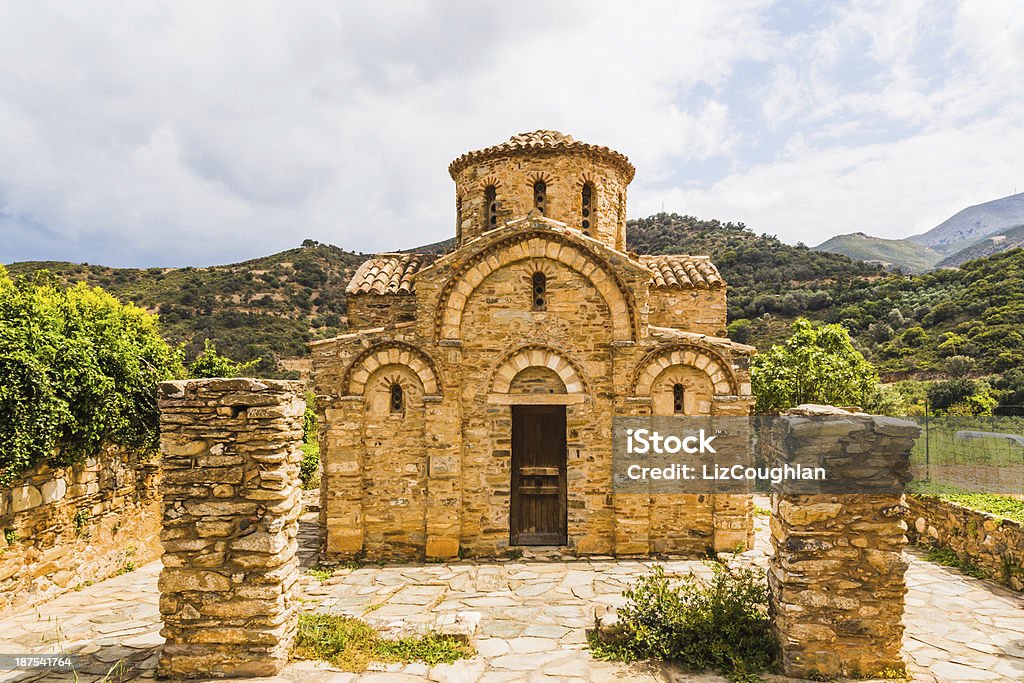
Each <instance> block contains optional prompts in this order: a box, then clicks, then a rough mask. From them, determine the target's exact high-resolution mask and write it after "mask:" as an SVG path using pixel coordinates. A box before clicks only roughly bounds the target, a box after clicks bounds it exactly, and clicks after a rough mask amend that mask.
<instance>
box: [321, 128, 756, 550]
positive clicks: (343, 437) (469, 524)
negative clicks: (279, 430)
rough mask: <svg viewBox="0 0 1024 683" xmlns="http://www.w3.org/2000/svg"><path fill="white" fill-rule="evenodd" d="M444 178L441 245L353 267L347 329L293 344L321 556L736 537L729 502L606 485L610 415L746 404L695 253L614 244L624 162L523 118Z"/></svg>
mask: <svg viewBox="0 0 1024 683" xmlns="http://www.w3.org/2000/svg"><path fill="white" fill-rule="evenodd" d="M448 172H449V173H450V175H451V177H452V179H453V180H454V181H455V215H456V225H455V243H454V248H453V249H452V250H451V251H450V252H449V253H447V254H444V255H435V254H417V253H394V254H380V255H378V256H375V257H373V258H370V259H368V260H367V261H366V262H364V263H363V264H362V265H361V266H360V267H359V269H358V270H357V271H356V273H355V275H354V277H353V278H352V281H351V282H350V284H349V285H348V290H347V292H348V315H349V318H348V322H349V328H350V330H351V332H349V333H348V334H345V335H342V336H339V337H336V338H333V339H328V340H323V341H317V342H313V343H312V355H313V377H314V384H315V389H316V393H317V397H318V406H319V410H320V419H321V432H320V446H321V457H322V461H323V468H324V472H323V482H322V485H321V490H322V501H321V503H322V504H321V515H322V516H323V520H322V521H323V522H324V527H325V529H326V540H325V543H326V548H325V550H326V552H327V553H328V556H333V557H351V556H365V557H367V558H369V559H404V560H422V559H441V558H453V557H458V556H462V557H501V556H508V555H509V554H510V553H513V552H515V551H516V550H517V549H522V547H523V546H554V547H556V548H558V549H559V551H560V552H562V553H567V554H574V555H581V556H582V555H590V554H601V555H638V556H642V555H649V554H683V555H686V554H689V555H696V554H702V553H704V552H706V551H707V550H708V549H709V548H713V549H715V550H733V549H734V548H736V547H737V546H738V545H742V544H747V543H749V542H750V540H751V533H752V532H751V509H750V506H751V503H750V501H749V498H748V497H744V496H735V495H723V494H719V495H714V496H712V495H702V496H698V495H684V494H671V495H665V494H659V495H641V494H636V493H616V492H615V491H613V487H612V463H611V461H612V418H613V417H614V416H637V415H730V416H732V415H747V414H749V413H750V410H751V407H752V405H753V398H752V396H751V390H750V379H749V375H748V370H747V368H748V361H749V357H750V355H751V354H752V353H753V352H754V349H753V348H752V347H749V346H745V345H742V344H738V343H735V342H732V341H730V340H729V339H727V338H725V327H726V300H725V297H726V283H725V281H724V280H723V279H722V277H721V276H720V275H719V273H718V270H717V269H716V268H715V265H714V264H713V263H712V262H711V260H710V259H709V258H708V257H707V256H677V255H672V256H649V255H638V254H635V253H632V252H630V251H629V247H628V244H627V243H626V188H627V186H628V185H629V183H630V181H631V180H632V179H633V174H634V172H635V169H634V168H633V166H632V164H630V162H629V160H628V159H627V158H626V157H625V156H624V155H622V154H620V153H618V152H615V151H613V150H611V149H609V148H607V147H601V146H597V145H592V144H587V143H584V142H580V141H577V140H574V139H573V138H572V137H571V136H568V135H563V134H562V133H559V132H557V131H546V130H539V131H535V132H532V133H524V134H521V135H515V136H513V137H512V138H510V139H509V140H508V141H506V142H503V143H501V144H499V145H495V146H493V147H488V148H486V149H482V150H478V151H474V152H469V153H467V154H464V155H462V156H460V157H459V158H458V159H456V160H455V161H453V162H452V163H451V165H450V166H449V168H448Z"/></svg>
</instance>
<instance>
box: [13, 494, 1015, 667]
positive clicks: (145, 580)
mask: <svg viewBox="0 0 1024 683" xmlns="http://www.w3.org/2000/svg"><path fill="white" fill-rule="evenodd" d="M758 526H759V532H758V538H759V543H758V545H759V548H755V550H753V551H751V552H750V553H747V554H746V557H745V558H744V559H745V560H747V561H750V562H753V563H755V564H763V563H764V562H765V561H766V556H765V552H764V550H763V548H764V547H765V530H764V527H765V520H764V519H763V518H760V519H759V522H758ZM300 536H301V537H302V539H301V540H302V541H303V544H302V547H303V552H302V554H301V560H302V562H303V563H304V564H305V565H306V566H310V565H312V564H313V563H314V562H315V544H316V540H315V538H316V527H315V514H313V513H307V514H306V515H304V518H303V528H302V532H301V533H300ZM908 555H909V560H910V569H909V571H908V573H907V583H908V586H909V593H908V595H907V601H906V605H907V609H906V617H905V623H906V627H907V630H906V635H905V638H904V649H905V652H906V655H907V661H908V665H909V670H910V671H911V672H912V673H913V675H914V680H916V681H927V682H929V683H968V682H971V681H1013V682H1021V681H1024V596H1022V595H1020V594H1017V593H1014V592H1012V591H1009V590H1006V589H1003V588H1001V587H1000V586H997V585H995V584H993V583H991V582H988V581H981V580H977V579H972V578H969V577H967V576H964V575H962V574H960V573H959V572H957V571H956V570H953V569H948V568H945V567H941V566H938V565H934V564H931V563H929V562H927V561H925V560H924V559H923V558H922V556H921V555H920V554H918V553H917V552H916V551H914V550H910V551H908ZM651 564H653V562H646V561H644V562H641V561H629V560H616V559H613V558H592V559H589V560H567V561H563V560H560V559H537V560H531V559H530V558H524V559H522V560H517V561H508V562H498V563H490V564H488V563H479V564H478V563H472V562H457V563H451V564H426V565H394V566H392V565H389V566H385V567H378V566H367V567H362V568H359V569H355V570H350V569H341V570H338V571H337V572H336V573H335V576H333V577H332V578H330V579H328V580H326V581H323V582H321V581H319V580H317V579H316V578H314V577H313V576H311V575H308V574H305V575H303V578H302V580H301V584H302V597H301V605H302V609H303V610H307V611H318V612H327V613H337V614H349V615H354V616H359V617H361V618H363V619H365V620H367V621H368V622H370V623H372V624H374V625H375V626H376V627H378V628H380V629H382V630H384V631H390V632H409V631H416V630H422V629H429V628H441V629H443V630H448V631H462V632H465V633H468V634H471V637H472V639H473V642H474V645H475V646H476V649H477V652H478V655H477V656H475V657H473V658H472V659H469V660H463V661H461V662H458V663H456V664H454V665H438V666H434V667H427V666H426V665H423V664H407V665H391V666H387V667H383V666H382V667H379V669H378V670H372V671H367V672H365V673H362V674H353V673H344V672H340V671H336V670H333V669H331V668H330V667H328V666H326V665H323V664H320V663H313V662H296V663H293V664H291V665H289V666H288V667H287V668H286V669H285V671H284V672H282V674H281V675H280V676H278V677H276V678H271V679H258V680H261V681H264V682H266V683H287V682H291V683H403V682H409V683H412V682H422V681H435V682H438V683H447V682H451V683H461V682H466V683H502V682H505V681H544V682H547V683H555V682H563V683H570V682H571V683H579V682H582V681H592V682H594V683H602V682H609V683H610V682H620V681H636V682H651V683H653V682H655V681H666V682H684V681H686V682H693V683H698V682H700V683H712V682H720V681H725V679H723V678H721V677H718V676H715V675H710V674H687V673H685V672H682V671H679V670H677V669H675V668H673V667H670V666H665V665H628V666H627V665H623V664H618V663H606V662H600V661H595V660H594V659H593V658H592V657H591V656H590V654H589V653H588V652H587V650H586V649H585V630H586V629H587V628H590V627H592V626H593V624H594V620H595V617H598V618H599V617H601V616H602V615H604V614H608V613H610V612H613V611H614V608H615V607H616V606H617V605H619V604H621V603H622V600H623V598H622V596H621V592H622V590H623V589H624V588H625V587H626V586H627V585H628V584H629V583H630V582H631V581H632V580H634V579H635V578H636V576H638V575H639V574H640V573H642V572H644V571H645V570H646V569H647V567H648V566H650V565H651ZM661 564H662V565H664V566H665V568H666V572H668V573H676V574H685V573H689V572H697V573H701V572H706V571H707V568H706V567H704V566H703V565H702V564H701V563H700V562H695V561H664V562H662V563H661ZM159 570H160V564H159V562H156V563H152V564H149V565H146V566H144V567H141V568H140V569H138V570H136V571H134V572H131V573H129V574H125V575H123V576H118V577H115V578H112V579H109V580H107V581H103V582H101V583H98V584H96V585H92V586H88V587H83V588H82V589H81V590H79V591H74V592H70V593H67V594H65V595H63V596H60V597H58V598H57V599H55V600H52V601H50V602H47V603H44V604H43V605H40V606H38V607H36V608H34V609H31V610H28V611H24V612H21V613H19V614H14V615H9V616H7V615H3V616H0V652H2V653H15V652H17V653H28V652H34V653H40V654H44V653H45V654H51V653H55V652H61V651H63V652H73V653H76V654H78V655H80V656H81V657H80V660H81V663H80V664H79V665H78V671H77V672H74V673H55V672H50V673H46V672H40V671H35V672H30V671H7V672H5V671H2V670H0V682H6V681H19V682H24V683H29V682H32V683H35V682H36V681H55V682H56V681H82V682H83V683H98V682H100V681H104V678H105V676H107V675H108V673H111V671H112V670H113V675H110V676H109V677H108V678H107V680H110V681H145V680H149V679H152V678H153V677H154V675H155V667H156V660H157V656H158V653H159V649H160V645H161V643H162V642H163V639H162V638H161V637H160V635H159V629H160V615H159V611H158V609H157V600H158V597H159V595H158V592H157V590H156V579H157V575H158V574H159ZM254 680H255V679H254ZM766 680H768V681H771V682H776V683H781V682H782V681H787V680H790V679H786V678H784V677H781V676H766Z"/></svg>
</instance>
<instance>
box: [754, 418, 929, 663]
mask: <svg viewBox="0 0 1024 683" xmlns="http://www.w3.org/2000/svg"><path fill="white" fill-rule="evenodd" d="M822 418H828V419H822ZM919 432H920V429H919V427H918V426H917V425H915V424H913V423H910V422H904V421H901V420H894V419H892V418H882V417H872V416H869V415H864V414H851V413H847V412H846V411H842V410H839V409H837V408H825V407H812V406H802V407H801V409H798V410H797V411H794V414H793V415H792V416H790V417H789V418H788V419H782V420H780V421H779V422H778V423H777V425H776V426H775V428H774V429H773V430H772V432H771V435H770V444H769V447H768V449H767V451H766V453H767V456H768V460H769V462H770V464H782V463H788V464H790V465H796V464H801V465H804V466H806V467H817V466H824V467H825V468H826V469H827V470H830V471H832V472H839V473H841V476H842V477H843V478H844V480H845V481H847V482H854V481H856V480H858V479H862V480H863V482H864V483H865V484H868V483H871V482H877V481H879V480H880V479H881V478H892V479H893V480H897V481H899V482H904V481H906V478H907V472H908V471H909V466H910V449H911V448H912V446H913V440H914V438H915V437H916V436H917V434H918V433H919ZM854 488H862V489H863V491H865V492H862V493H855V492H851V493H845V492H844V493H840V494H828V493H815V494H802V495H798V494H794V493H789V492H786V491H785V490H783V491H781V492H779V491H777V492H774V493H773V494H772V518H771V532H772V545H773V547H774V550H775V554H774V556H773V557H772V559H771V565H770V570H769V576H768V581H769V588H770V592H771V601H770V607H771V611H772V613H773V617H774V619H773V628H774V630H775V633H776V637H777V639H778V641H779V644H780V648H781V655H782V667H783V670H784V672H785V673H786V674H787V675H789V676H794V677H799V678H811V677H814V676H825V677H833V676H868V677H871V676H874V675H877V674H879V673H880V672H882V671H884V670H885V669H896V670H901V669H903V661H902V658H901V655H900V648H901V645H902V638H903V621H902V620H903V597H904V595H905V593H906V584H905V582H904V573H905V571H906V562H905V561H904V559H903V556H902V550H903V546H904V545H905V544H906V542H907V539H906V536H905V535H904V534H905V532H906V529H907V525H906V523H905V522H904V521H903V519H902V515H903V514H904V513H905V512H906V508H905V507H904V506H903V496H902V495H901V494H900V493H897V492H895V491H886V492H882V493H867V492H866V491H867V487H866V486H863V487H851V491H852V490H853V489H854ZM897 488H898V487H897Z"/></svg>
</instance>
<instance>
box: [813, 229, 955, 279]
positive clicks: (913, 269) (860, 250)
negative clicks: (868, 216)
mask: <svg viewBox="0 0 1024 683" xmlns="http://www.w3.org/2000/svg"><path fill="white" fill-rule="evenodd" d="M813 250H814V251H828V252H831V253H833V254H843V255H844V256H849V257H850V258H854V259H859V260H861V261H867V262H868V263H878V264H880V265H882V266H884V267H886V268H890V269H894V268H898V269H900V270H903V271H905V272H908V273H920V272H923V271H926V270H929V269H930V268H934V267H935V264H937V263H938V262H939V261H941V260H942V256H943V255H942V254H940V253H939V252H937V251H935V250H934V249H932V248H931V247H927V246H925V245H923V244H915V243H914V242H911V241H910V240H887V239H882V238H881V237H872V236H870V235H867V234H865V233H863V232H852V233H850V234H848V235H836V236H835V237H833V238H832V239H830V240H827V241H825V242H822V243H821V244H819V245H818V246H816V247H813Z"/></svg>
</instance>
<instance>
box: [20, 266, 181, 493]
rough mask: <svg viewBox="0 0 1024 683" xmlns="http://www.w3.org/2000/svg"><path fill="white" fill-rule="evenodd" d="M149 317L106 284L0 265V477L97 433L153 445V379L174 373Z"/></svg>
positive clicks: (73, 453) (78, 452)
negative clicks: (22, 274)
mask: <svg viewBox="0 0 1024 683" xmlns="http://www.w3.org/2000/svg"><path fill="white" fill-rule="evenodd" d="M183 374H184V369H183V367H182V364H181V354H180V352H179V351H178V350H177V349H174V348H172V347H170V346H168V344H167V343H166V342H165V341H164V340H163V339H162V338H161V336H160V334H159V331H158V330H157V323H156V318H155V317H154V316H152V315H150V314H148V313H146V312H145V311H143V310H141V309H139V308H137V307H135V306H133V305H131V304H122V303H120V302H119V301H117V299H115V298H114V297H112V296H111V295H110V294H107V293H106V292H104V291H102V290H100V289H98V288H89V287H87V286H86V285H85V284H81V283H80V284H78V285H76V286H74V287H71V288H69V289H65V288H64V287H63V286H62V285H61V284H60V282H59V281H58V280H56V279H55V278H53V277H51V276H49V275H48V274H46V273H39V274H37V275H36V276H35V277H33V278H32V279H28V278H18V279H17V280H16V281H12V280H11V279H10V278H8V277H7V275H6V271H4V269H3V268H2V267H0V483H2V484H7V483H9V482H10V481H11V479H12V478H13V477H15V476H16V475H17V474H18V473H20V472H22V471H24V470H25V469H27V468H29V467H31V466H32V465H34V464H36V463H37V462H39V461H41V460H44V459H49V460H51V461H52V462H53V463H54V464H68V463H71V462H74V461H77V460H79V459H81V458H84V457H88V456H94V455H97V454H99V452H100V450H101V447H102V446H103V445H104V444H106V443H115V444H121V445H124V446H127V447H130V448H133V449H136V450H138V451H141V452H145V451H150V450H153V449H155V448H156V447H157V443H158V438H159V437H158V431H157V430H158V426H159V412H158V409H157V403H156V388H157V383H158V382H160V381H162V380H166V379H173V378H178V377H181V376H183Z"/></svg>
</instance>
